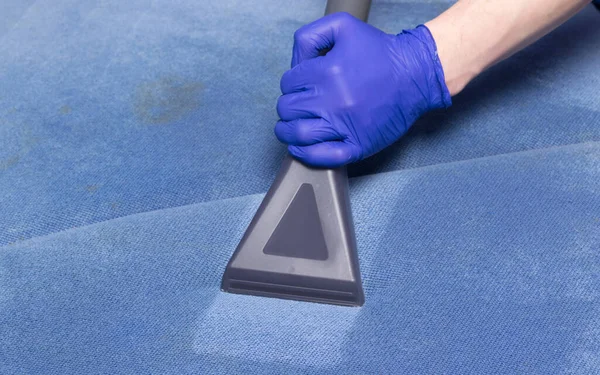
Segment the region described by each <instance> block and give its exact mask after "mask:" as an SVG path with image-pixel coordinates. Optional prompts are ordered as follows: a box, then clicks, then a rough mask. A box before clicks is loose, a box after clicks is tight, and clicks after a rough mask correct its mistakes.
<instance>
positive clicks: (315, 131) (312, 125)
mask: <svg viewBox="0 0 600 375" xmlns="http://www.w3.org/2000/svg"><path fill="white" fill-rule="evenodd" d="M275 135H276V136H277V139H279V140H280V141H281V142H283V143H286V144H288V145H293V146H308V145H312V144H315V143H320V142H328V141H339V140H342V139H343V137H342V136H341V135H340V134H339V133H338V132H337V131H336V130H335V129H334V128H333V126H331V124H330V123H329V121H327V120H325V119H323V118H307V119H297V120H292V121H279V122H277V125H275Z"/></svg>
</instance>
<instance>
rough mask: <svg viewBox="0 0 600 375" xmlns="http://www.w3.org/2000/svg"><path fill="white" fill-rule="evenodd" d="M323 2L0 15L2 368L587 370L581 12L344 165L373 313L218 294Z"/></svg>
mask: <svg viewBox="0 0 600 375" xmlns="http://www.w3.org/2000/svg"><path fill="white" fill-rule="evenodd" d="M451 4H452V1H449V0H431V1H427V2H415V1H408V0H395V1H377V0H375V1H374V2H373V5H372V11H371V16H370V20H369V21H370V23H372V24H374V25H375V26H377V27H380V28H382V29H383V30H385V31H388V32H398V31H400V30H401V29H403V28H407V27H411V26H415V25H417V24H419V23H421V22H424V21H426V20H428V19H430V18H432V17H434V16H435V15H437V14H439V13H440V12H442V11H443V10H444V9H446V8H447V7H449V6H450V5H451ZM323 9H324V1H318V0H306V1H301V2H293V3H291V2H290V3H287V2H286V3H285V4H283V3H282V2H279V1H276V0H261V1H256V2H249V1H239V0H221V1H192V0H176V1H169V2H166V1H164V2H158V1H150V0H131V1H117V0H106V1H101V2H92V1H87V0H86V1H75V0H57V1H54V2H53V3H52V4H50V3H46V2H41V1H33V0H19V1H17V0H6V1H5V2H4V4H3V5H2V8H1V10H0V374H421V373H423V374H493V373H498V374H517V373H519V374H562V373H564V374H592V373H599V372H600V126H599V124H600V95H598V88H599V87H600V70H599V69H598V62H599V61H600V28H598V22H600V21H599V20H600V14H598V11H597V10H596V9H595V8H594V7H592V6H590V7H588V8H587V9H585V10H584V11H583V12H581V13H580V14H579V15H578V16H576V17H574V18H573V19H571V20H570V21H568V22H567V23H566V24H565V25H563V26H562V27H560V28H558V29H557V30H555V31H554V32H553V33H551V34H550V35H548V36H546V37H545V38H543V39H542V40H541V41H540V42H538V43H537V44H535V45H533V46H531V47H530V48H527V49H526V50H524V51H522V52H520V53H518V54H517V55H515V56H513V57H512V58H510V59H508V60H506V61H504V62H503V63H501V64H499V65H497V66H496V67H494V68H492V69H490V70H489V71H487V72H486V73H485V74H483V75H482V76H480V77H479V78H478V79H477V80H476V81H475V82H473V83H472V84H471V85H470V86H469V87H468V88H467V89H466V90H465V91H464V92H463V93H461V94H460V95H459V96H457V97H455V98H454V106H453V107H452V108H451V109H450V110H448V111H446V112H443V113H433V114H431V115H428V116H427V117H425V118H423V119H422V120H421V121H419V123H417V124H416V125H415V126H414V127H413V128H412V129H411V131H410V132H409V134H408V135H407V136H406V137H404V138H403V139H402V140H400V141H399V142H398V143H397V144H395V145H394V146H393V147H391V148H389V149H387V150H385V151H384V152H382V153H380V154H378V155H376V156H374V157H372V158H370V159H368V160H365V161H363V162H361V163H357V164H355V165H352V166H350V168H349V174H350V176H351V180H350V191H351V200H352V209H353V215H354V221H355V225H356V233H357V241H358V248H359V258H360V264H361V272H362V278H363V282H364V288H365V295H366V303H365V305H364V306H363V307H361V308H348V307H337V306H329V305H321V304H314V303H302V302H295V301H284V300H277V299H269V298H260V297H249V296H240V295H230V294H225V293H222V292H220V290H219V284H220V278H221V275H222V272H223V271H224V268H225V265H226V263H227V261H228V259H229V257H230V256H231V254H232V252H233V250H234V249H235V247H236V245H237V243H238V242H239V240H240V238H241V236H242V234H243V232H244V230H245V229H246V226H247V225H248V223H249V222H250V220H251V218H252V216H253V214H254V212H255V210H256V208H257V207H258V205H259V204H260V202H261V199H262V197H263V194H264V193H265V191H266V190H267V189H268V187H269V186H270V183H271V182H272V181H273V179H274V177H275V174H276V172H277V169H278V167H279V164H280V163H281V160H282V158H283V156H284V154H285V147H284V146H283V145H281V144H279V143H278V142H277V140H276V139H275V137H274V135H273V132H272V129H273V126H274V124H275V122H276V120H277V114H276V112H275V109H274V105H275V102H276V100H277V97H278V95H279V78H280V76H281V74H282V73H283V72H284V71H285V70H286V69H287V68H288V66H289V60H290V55H291V54H290V51H291V44H292V38H291V35H292V34H293V32H294V30H295V29H296V28H298V27H299V26H301V25H303V24H305V23H308V22H310V21H312V20H314V19H317V18H318V17H320V16H321V15H322V13H323Z"/></svg>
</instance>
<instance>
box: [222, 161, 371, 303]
mask: <svg viewBox="0 0 600 375" xmlns="http://www.w3.org/2000/svg"><path fill="white" fill-rule="evenodd" d="M347 181H348V180H347V177H346V171H345V170H344V169H343V168H342V169H336V170H331V169H314V168H310V167H307V166H305V165H303V164H302V163H300V162H298V161H296V160H294V159H292V158H291V157H290V156H287V157H286V159H285V160H284V162H283V165H282V167H281V169H280V171H279V174H278V176H277V179H276V181H275V182H274V183H273V185H272V186H271V189H270V190H269V191H268V192H267V194H266V196H265V198H264V200H263V202H262V203H261V205H260V207H259V209H258V211H257V213H256V215H255V217H254V219H253V220H252V222H251V223H250V226H249V227H248V229H247V231H246V233H245V234H244V236H243V238H242V240H241V241H240V244H239V245H238V247H237V249H236V251H235V253H234V255H233V257H232V258H231V260H230V261H229V264H228V265H227V268H226V270H225V274H224V275H223V281H222V284H221V289H222V290H223V291H226V292H231V293H241V294H250V295H257V296H266V297H278V298H286V299H296V300H302V301H311V302H323V303H333V304H339V305H348V306H361V305H362V304H363V303H364V294H363V289H362V283H361V279H360V272H359V267H358V259H357V258H358V257H357V251H356V241H355V234H354V226H353V223H352V216H351V211H350V206H349V199H348V182H347Z"/></svg>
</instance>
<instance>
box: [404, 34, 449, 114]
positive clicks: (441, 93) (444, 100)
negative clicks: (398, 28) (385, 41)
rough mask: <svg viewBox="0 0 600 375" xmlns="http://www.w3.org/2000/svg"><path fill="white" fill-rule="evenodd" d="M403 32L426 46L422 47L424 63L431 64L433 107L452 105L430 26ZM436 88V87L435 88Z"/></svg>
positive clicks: (430, 81)
mask: <svg viewBox="0 0 600 375" xmlns="http://www.w3.org/2000/svg"><path fill="white" fill-rule="evenodd" d="M402 33H403V34H409V35H412V36H413V37H415V38H416V39H417V40H418V41H419V42H421V43H422V46H423V47H424V48H423V49H422V51H423V54H424V55H425V56H422V57H423V58H424V60H425V61H424V64H427V65H430V69H429V71H430V73H431V74H429V75H428V79H429V84H428V87H430V88H431V89H432V90H430V91H429V103H430V105H431V107H432V108H431V109H439V108H449V107H450V106H452V96H451V95H450V90H448V86H446V78H445V76H444V69H443V67H442V62H441V61H440V58H439V56H438V52H437V45H436V43H435V40H434V39H433V35H432V34H431V31H429V28H428V27H427V26H425V25H423V24H422V25H419V26H417V27H416V28H414V29H412V30H404V31H403V32H402ZM434 88H435V89H434Z"/></svg>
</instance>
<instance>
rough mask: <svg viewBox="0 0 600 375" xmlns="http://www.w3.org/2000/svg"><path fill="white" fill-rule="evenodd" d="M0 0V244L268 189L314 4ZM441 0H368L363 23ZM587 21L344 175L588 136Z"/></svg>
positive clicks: (592, 134)
mask: <svg viewBox="0 0 600 375" xmlns="http://www.w3.org/2000/svg"><path fill="white" fill-rule="evenodd" d="M3 3H7V4H8V5H7V6H6V8H7V9H8V11H7V12H6V13H4V12H2V11H0V23H1V24H2V25H3V26H2V27H0V32H2V34H0V56H2V58H0V192H2V193H1V194H0V206H1V207H2V214H3V220H1V221H0V244H6V243H10V242H13V241H18V240H22V239H27V238H30V237H33V236H39V235H44V234H48V233H52V232H56V231H60V230H64V229H68V228H72V227H77V226H81V225H86V224H90V223H94V222H99V221H103V220H108V219H112V218H115V217H122V216H126V215H129V214H132V213H137V212H144V211H148V210H156V209H161V208H168V207H173V206H181V205H185V204H192V203H198V202H202V201H210V200H215V199H223V198H228V197H234V196H242V195H246V194H254V193H264V192H265V191H266V190H267V189H268V187H269V185H270V183H271V181H272V180H273V178H274V176H275V174H276V171H277V168H278V166H279V163H280V160H281V157H282V155H283V153H284V152H285V147H284V146H283V145H281V144H279V143H278V142H277V141H276V139H275V136H274V134H273V130H272V129H273V127H274V126H275V122H276V120H277V114H276V112H275V104H276V100H277V97H278V95H279V78H280V76H281V74H282V73H283V72H284V71H285V70H286V69H287V68H288V67H289V64H290V58H291V47H292V34H293V32H294V30H295V29H296V28H297V27H299V26H300V25H302V24H305V23H307V22H310V21H312V20H314V19H316V18H318V17H319V16H320V15H321V14H322V13H323V9H324V3H325V2H324V1H321V0H314V1H299V2H294V5H293V6H291V5H286V6H282V5H281V3H280V2H279V1H276V0H269V1H267V0H261V1H256V2H254V1H234V0H227V1H225V0H224V1H201V2H198V1H194V0H186V1H184V0H178V1H175V2H173V1H161V2H159V1H149V0H131V1H125V2H124V1H117V0H107V1H101V2H92V1H75V0H58V1H53V2H52V3H49V2H47V1H37V2H31V3H28V2H22V1H20V0H19V1H16V0H4V2H3ZM450 3H451V2H447V1H446V2H444V1H442V2H438V1H428V2H424V1H423V2H422V1H419V2H407V1H398V2H378V1H375V2H374V4H373V7H372V12H371V16H370V22H371V23H372V24H374V25H375V26H378V27H381V28H383V29H384V30H385V31H387V32H398V31H399V30H402V29H403V28H408V27H411V26H415V25H417V24H419V23H421V22H424V21H426V20H427V19H430V18H431V17H434V16H435V15H437V14H439V13H440V12H441V11H442V10H443V9H445V8H446V7H448V6H449V4H450ZM597 23H598V14H597V11H596V10H595V9H594V8H593V7H591V6H590V7H589V9H586V11H584V12H583V13H581V14H580V15H579V16H578V17H575V18H574V19H573V20H572V21H570V22H569V23H568V24H567V25H565V26H564V27H562V28H559V29H558V30H557V31H556V32H555V33H553V34H551V35H550V36H548V37H546V38H545V39H544V40H543V41H542V42H540V43H539V44H536V45H535V46H533V47H532V48H530V49H528V50H526V51H524V52H523V53H520V54H519V55H517V56H515V57H514V58H512V59H510V60H508V61H506V62H505V63H504V64H501V65H499V66H497V67H496V68H494V69H492V70H490V71H489V72H487V73H486V74H485V75H483V76H482V77H481V78H480V79H479V80H477V82H474V83H473V85H472V86H470V87H469V89H468V90H466V91H465V92H464V93H463V94H461V95H460V96H458V97H456V98H455V99H454V103H455V105H454V107H453V108H452V109H451V110H450V111H449V113H447V114H443V115H439V116H438V115H432V116H429V117H428V118H427V119H424V120H423V121H422V122H421V123H419V124H417V125H416V126H415V127H414V128H413V129H412V131H411V132H410V133H409V134H408V136H406V137H405V138H404V139H403V140H402V141H400V142H399V143H398V144H397V145H396V146H395V147H391V148H390V149H388V150H386V151H384V152H383V153H380V154H378V155H377V156H375V157H373V158H371V159H369V160H367V161H365V162H364V163H361V164H359V165H355V166H353V167H352V168H351V170H350V174H351V175H352V176H358V175H365V174H373V173H376V172H382V171H390V170H398V169H405V168H413V167H418V166H423V165H430V164H436V163H442V162H450V161H455V160H466V159H471V158H476V157H479V156H487V155H495V154H502V153H507V152H514V151H520V150H528V149H535V148H541V147H550V146H554V145H563V144H571V143H578V142H582V141H593V140H600V127H598V126H596V124H597V122H598V120H599V119H600V114H599V112H598V110H597V109H598V108H600V96H598V95H597V92H596V88H597V87H599V85H600V73H598V69H597V61H598V59H599V58H600V28H598V27H597ZM575 35H576V36H577V37H576V38H575V37H574V36H575ZM234 128H235V131H234V130H232V129H234ZM240 128H241V129H240Z"/></svg>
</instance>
